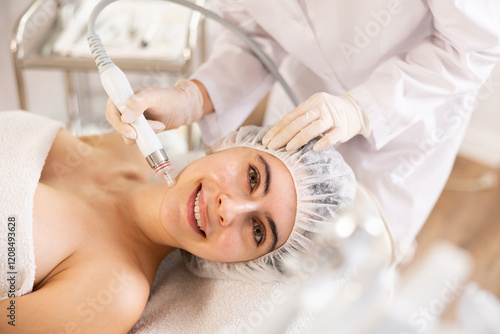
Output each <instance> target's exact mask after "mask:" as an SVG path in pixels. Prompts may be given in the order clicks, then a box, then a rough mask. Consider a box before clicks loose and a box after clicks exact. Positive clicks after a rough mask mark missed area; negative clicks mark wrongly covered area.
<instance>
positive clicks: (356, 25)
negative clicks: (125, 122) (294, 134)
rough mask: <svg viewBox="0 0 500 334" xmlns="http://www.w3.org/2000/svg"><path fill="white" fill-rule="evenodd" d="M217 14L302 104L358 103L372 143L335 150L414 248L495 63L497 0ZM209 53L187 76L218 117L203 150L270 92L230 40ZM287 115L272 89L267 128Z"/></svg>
mask: <svg viewBox="0 0 500 334" xmlns="http://www.w3.org/2000/svg"><path fill="white" fill-rule="evenodd" d="M217 7H218V8H219V10H222V13H223V15H224V17H225V18H226V19H228V20H230V21H232V22H235V23H237V24H238V25H239V26H240V28H242V29H243V30H245V31H246V32H247V33H248V34H249V35H250V36H251V37H253V38H254V39H255V40H256V41H257V42H258V43H259V44H260V45H261V46H262V48H263V49H264V50H265V52H266V53H267V54H268V55H269V56H270V57H271V59H273V61H274V62H275V63H276V64H277V65H280V70H281V72H282V75H283V76H284V77H285V79H286V81H287V82H288V83H289V85H290V86H291V88H292V89H293V90H294V91H295V93H296V95H297V96H298V98H299V100H301V101H303V100H305V99H307V98H308V97H309V96H311V95H312V94H314V93H316V92H320V91H324V92H328V93H330V94H335V95H340V94H343V93H344V92H346V91H350V92H351V93H352V94H353V95H354V96H355V98H356V99H357V101H358V102H359V103H360V104H361V106H362V107H363V109H364V111H365V113H366V115H367V117H368V119H369V120H370V123H371V128H372V133H371V136H370V137H369V138H368V139H365V138H363V137H361V136H356V137H354V138H353V139H352V140H350V141H348V142H347V143H344V144H340V145H337V149H338V150H339V151H340V152H341V153H342V154H343V156H344V158H345V160H346V161H347V162H348V163H349V165H350V166H351V167H352V169H353V170H354V172H355V174H356V177H357V179H358V181H360V182H362V183H363V184H365V185H366V186H367V187H368V188H369V189H370V190H371V191H372V192H373V193H374V195H375V196H376V197H377V198H378V201H379V202H380V204H381V206H382V208H383V210H384V212H385V215H386V216H387V219H388V222H389V226H390V228H391V230H392V232H393V235H394V237H395V239H396V240H397V242H399V243H403V244H405V243H406V242H408V241H410V240H412V239H413V238H414V237H415V236H416V234H417V233H418V231H419V230H420V228H421V227H422V225H423V223H424V222H425V220H426V219H427V216H428V215H429V213H430V211H431V209H432V207H433V206H434V204H435V202H436V200H437V199H438V197H439V195H440V193H441V191H442V189H443V187H444V184H445V182H446V180H447V178H448V176H449V173H450V170H451V168H452V165H453V162H454V159H455V157H456V154H457V151H458V148H459V145H460V142H461V140H462V138H463V135H464V132H465V129H466V127H467V124H468V122H469V116H470V113H471V111H472V109H473V106H474V100H475V95H476V92H477V90H478V89H479V88H480V87H481V85H482V84H483V83H484V82H485V80H486V79H487V78H488V76H489V74H490V72H491V70H492V68H493V66H494V65H495V63H496V62H497V61H498V60H499V58H500V1H499V0H469V1H467V0H427V1H421V0H337V1H334V0H268V1H262V0H240V1H238V0H233V1H231V0H225V1H219V2H218V3H217ZM213 48H214V52H213V54H212V55H211V58H210V59H209V61H208V62H206V63H205V64H204V65H203V66H202V67H201V68H200V69H199V70H198V71H197V72H196V73H195V74H194V75H193V78H196V79H198V80H199V81H201V82H202V83H203V84H204V85H205V86H206V88H207V90H208V93H209V95H210V97H211V99H212V102H213V104H214V107H215V111H216V113H215V114H212V115H208V116H206V117H204V118H203V119H202V120H201V121H200V122H199V124H200V128H201V130H202V134H203V137H204V139H205V141H206V142H208V143H211V142H213V141H214V140H216V139H218V138H220V137H222V136H224V135H225V134H226V133H227V132H228V131H231V130H234V129H236V128H237V127H238V126H239V125H240V124H241V123H242V122H243V120H245V118H246V117H247V116H248V115H249V113H250V111H251V110H252V109H253V108H254V107H255V105H256V104H257V103H258V101H259V100H260V99H261V98H262V97H263V96H264V95H265V94H266V93H267V92H268V90H269V89H270V87H271V85H272V83H273V79H272V78H271V77H270V75H269V74H268V73H267V72H266V70H265V69H264V68H263V66H262V65H261V64H260V62H259V61H258V60H257V59H256V58H255V57H254V56H253V55H252V54H251V52H250V51H249V50H248V49H247V48H246V47H245V46H244V45H243V44H242V42H241V41H239V40H238V39H237V38H236V37H234V36H233V35H232V34H231V33H225V34H222V35H221V36H220V37H219V39H218V41H217V42H216V44H215V45H214V47H213ZM483 96H486V95H485V94H483ZM292 109H293V106H292V105H291V103H290V102H289V100H288V98H287V97H285V96H284V93H283V92H281V93H280V91H279V88H277V89H275V90H274V91H273V93H272V94H271V97H270V101H269V108H268V112H270V113H271V114H270V115H269V114H268V115H267V116H266V119H267V121H268V122H270V123H275V122H276V121H278V120H279V119H280V118H281V116H283V115H284V114H286V113H287V112H288V111H290V110H292ZM449 226H450V228H453V222H451V221H450V222H449ZM403 247H404V246H403Z"/></svg>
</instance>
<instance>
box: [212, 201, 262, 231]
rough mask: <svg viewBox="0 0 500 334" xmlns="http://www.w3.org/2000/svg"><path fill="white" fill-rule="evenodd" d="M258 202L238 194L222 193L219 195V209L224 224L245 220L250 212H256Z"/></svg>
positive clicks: (221, 221)
mask: <svg viewBox="0 0 500 334" xmlns="http://www.w3.org/2000/svg"><path fill="white" fill-rule="evenodd" d="M257 209H258V203H257V202H256V201H254V200H250V199H247V198H243V197H238V196H228V195H226V194H221V195H219V197H218V207H217V211H218V214H219V217H220V218H219V219H220V223H221V225H222V226H227V225H229V224H233V223H235V222H237V221H243V220H244V219H245V218H246V217H247V216H248V215H249V214H251V213H253V212H256V211H257Z"/></svg>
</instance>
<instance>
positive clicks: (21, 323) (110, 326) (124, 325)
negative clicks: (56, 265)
mask: <svg viewBox="0 0 500 334" xmlns="http://www.w3.org/2000/svg"><path fill="white" fill-rule="evenodd" d="M148 296H149V283H148V281H147V279H146V277H145V276H144V274H143V273H142V272H141V271H140V270H139V269H138V268H136V267H135V266H133V265H130V264H127V263H120V262H116V261H109V260H104V261H97V262H93V263H90V262H88V263H84V264H81V265H76V266H73V267H72V268H70V269H67V270H64V271H61V272H60V273H59V274H57V275H55V276H54V277H52V278H51V279H50V280H49V281H47V283H46V284H44V285H43V287H41V288H40V289H39V290H36V291H35V292H32V293H30V294H27V295H25V296H22V297H19V298H17V300H16V303H17V304H18V307H19V309H22V310H23V312H22V313H20V314H19V317H18V319H17V324H16V327H17V328H16V330H19V329H21V332H29V333H37V329H39V328H43V329H44V330H49V332H65V331H66V330H68V328H72V330H73V331H76V332H79V331H81V332H92V333H98V332H102V333H125V332H128V331H129V330H130V329H131V328H132V327H133V325H134V324H135V322H137V320H138V319H139V318H140V316H141V314H142V312H143V310H144V308H145V306H146V302H147V299H148ZM8 302H9V301H8V300H2V301H0V307H3V306H4V304H5V305H7V304H6V303H8ZM41 309H43V310H45V312H40V310H41ZM23 314H24V315H25V316H24V317H23ZM2 326H3V324H0V331H1V332H2V333H4V330H9V328H7V327H6V328H2ZM6 333H9V332H8V331H7V332H6Z"/></svg>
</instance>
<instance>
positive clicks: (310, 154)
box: [183, 126, 356, 282]
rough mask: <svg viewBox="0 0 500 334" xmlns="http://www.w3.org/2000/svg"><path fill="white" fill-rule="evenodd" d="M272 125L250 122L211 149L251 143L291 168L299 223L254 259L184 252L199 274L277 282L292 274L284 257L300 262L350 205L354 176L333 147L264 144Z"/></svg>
mask: <svg viewBox="0 0 500 334" xmlns="http://www.w3.org/2000/svg"><path fill="white" fill-rule="evenodd" d="M268 130H269V128H262V127H257V126H246V127H242V128H240V129H239V130H238V131H234V132H231V133H229V134H228V135H227V136H226V137H225V138H223V139H221V140H220V141H218V142H217V143H215V144H214V145H213V146H212V147H211V148H210V149H209V151H208V154H210V153H213V152H217V151H222V150H225V149H229V148H233V147H248V148H253V149H256V150H260V151H263V152H266V153H269V154H271V155H273V156H275V157H277V158H278V159H280V160H281V161H282V162H283V164H284V165H285V166H286V167H287V168H288V170H289V171H290V174H291V175H292V179H293V181H294V185H295V190H296V192H297V212H296V215H295V223H294V226H293V229H292V232H291V233H290V236H289V237H288V239H287V241H286V242H285V243H284V244H283V245H282V246H281V247H279V248H277V249H275V250H274V251H271V252H269V253H267V254H265V255H263V256H261V257H259V258H257V259H255V260H250V261H245V262H233V263H221V262H213V261H208V260H205V259H202V258H199V257H197V256H194V255H192V254H190V253H188V252H185V251H184V252H183V258H184V262H185V263H186V266H187V267H188V269H189V270H190V271H191V272H193V273H194V274H195V275H198V276H201V277H209V278H231V279H238V280H244V281H250V282H255V281H258V282H273V281H281V280H283V279H284V278H288V277H292V276H293V272H291V271H290V269H289V268H290V266H287V265H286V261H292V262H295V263H297V261H299V263H300V260H301V259H302V258H303V257H304V256H305V254H307V253H308V251H310V250H311V249H312V248H313V243H314V240H313V239H314V236H315V234H317V233H319V232H321V231H322V230H323V229H324V228H325V227H326V226H325V225H328V224H333V221H334V220H335V219H336V218H337V217H338V216H339V214H340V213H341V212H342V211H343V210H344V209H346V208H347V207H349V206H350V205H352V203H353V202H354V196H355V193H356V180H355V178H354V174H353V172H352V170H351V168H350V167H349V166H348V165H347V163H346V162H345V161H344V159H343V158H342V156H341V155H340V153H339V152H337V151H336V150H335V149H334V148H333V147H329V148H327V149H325V150H323V151H320V152H316V151H313V149H312V147H313V145H314V143H315V142H316V140H312V141H310V142H309V143H307V144H306V145H304V146H302V147H301V148H299V149H298V150H295V151H290V152H289V151H286V150H285V149H284V148H281V149H278V150H271V149H268V148H267V147H265V146H264V145H263V144H262V138H263V137H264V135H265V134H266V133H267V131H268Z"/></svg>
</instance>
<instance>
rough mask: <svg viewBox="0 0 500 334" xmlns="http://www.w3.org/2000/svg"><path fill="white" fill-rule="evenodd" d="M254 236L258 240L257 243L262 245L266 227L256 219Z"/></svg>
mask: <svg viewBox="0 0 500 334" xmlns="http://www.w3.org/2000/svg"><path fill="white" fill-rule="evenodd" d="M253 236H254V238H255V241H257V245H260V244H261V243H262V240H264V229H263V228H262V225H260V224H259V223H257V222H256V221H255V220H254V221H253Z"/></svg>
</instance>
